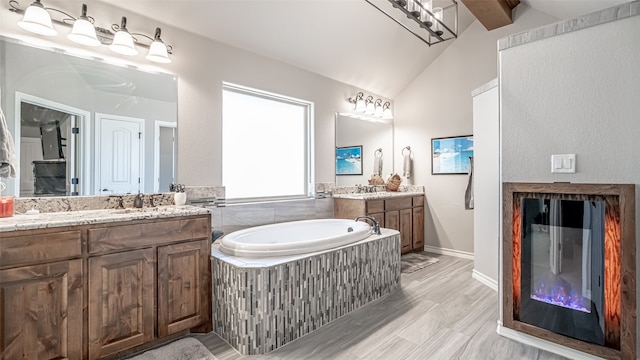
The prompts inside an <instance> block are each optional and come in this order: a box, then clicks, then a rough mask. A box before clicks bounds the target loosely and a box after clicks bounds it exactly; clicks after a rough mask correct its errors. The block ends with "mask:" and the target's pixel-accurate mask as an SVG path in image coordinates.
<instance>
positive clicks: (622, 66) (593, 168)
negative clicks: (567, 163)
mask: <svg viewBox="0 0 640 360" xmlns="http://www.w3.org/2000/svg"><path fill="white" fill-rule="evenodd" d="M638 29H640V16H634V17H631V18H627V19H623V20H618V21H614V22H610V23H606V24H602V25H598V26H595V27H590V28H586V29H583V30H579V31H575V32H570V33H567V34H564V35H560V36H555V37H551V38H548V39H544V40H540V41H536V42H532V43H528V44H525V45H522V46H516V47H514V48H510V49H506V50H503V51H501V52H500V64H501V65H500V79H501V85H500V89H501V106H502V109H501V112H502V113H501V122H502V177H503V181H510V182H554V181H563V182H564V181H569V182H574V183H632V184H636V216H637V214H640V191H638V186H637V185H638V184H640V167H639V166H638V164H639V162H638V154H639V153H640V143H639V142H638V124H639V120H640V115H639V112H638V95H639V94H640V71H639V70H638V69H639V68H638V65H639V62H638V55H639V54H640V32H639V31H638ZM566 153H572V154H576V173H575V174H552V173H551V160H550V158H551V155H552V154H566ZM638 235H640V222H637V221H636V236H638ZM638 250H640V248H638ZM637 257H638V256H637V255H636V258H637ZM637 270H638V269H637ZM638 299H640V298H638ZM638 325H640V323H639V324H638ZM638 334H640V331H638Z"/></svg>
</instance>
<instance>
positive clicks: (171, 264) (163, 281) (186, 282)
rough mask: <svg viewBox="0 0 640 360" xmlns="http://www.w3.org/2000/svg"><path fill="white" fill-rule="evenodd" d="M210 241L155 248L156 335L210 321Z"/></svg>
mask: <svg viewBox="0 0 640 360" xmlns="http://www.w3.org/2000/svg"><path fill="white" fill-rule="evenodd" d="M208 244H209V239H206V240H200V241H191V242H187V243H180V244H174V245H167V246H162V247H159V248H158V336H160V337H162V336H166V335H170V334H173V333H176V332H179V331H182V330H185V329H189V328H192V327H194V326H197V325H200V324H202V323H203V322H205V321H209V322H210V321H211V320H210V315H209V314H210V311H209V308H210V306H211V301H210V299H211V291H212V289H211V286H210V281H208V277H209V276H211V275H210V274H211V272H210V271H209V268H210V263H209V246H208Z"/></svg>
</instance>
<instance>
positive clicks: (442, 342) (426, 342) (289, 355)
mask: <svg viewBox="0 0 640 360" xmlns="http://www.w3.org/2000/svg"><path fill="white" fill-rule="evenodd" d="M433 256H435V257H438V258H439V259H440V261H439V262H437V263H435V264H433V265H429V266H428V267H426V268H425V269H422V270H419V271H417V272H414V273H412V274H402V289H401V290H399V291H396V292H395V293H393V294H390V295H388V296H386V297H384V298H382V299H379V300H377V301H375V302H372V303H370V304H367V305H365V306H363V307H362V308H360V309H358V310H356V311H353V312H351V313H350V314H347V315H345V316H343V317H341V318H340V319H337V320H335V321H334V322H332V323H330V324H328V325H326V326H324V327H322V328H321V329H319V330H316V331H315V332H313V333H311V334H309V335H307V336H304V337H302V338H300V339H297V340H295V341H293V342H291V343H289V344H287V345H285V346H283V347H282V348H279V349H277V350H275V351H273V352H271V353H269V354H267V355H263V356H255V355H254V356H245V355H240V354H239V353H238V352H237V351H235V350H234V349H233V348H232V347H231V346H229V345H228V344H227V343H225V342H224V341H223V340H222V339H220V338H219V337H218V336H217V335H215V334H213V333H209V334H205V335H197V334H194V335H192V336H194V337H196V338H198V339H199V340H200V341H202V343H203V344H204V345H205V346H207V348H209V350H210V351H211V352H212V353H213V354H214V355H215V356H216V357H217V358H218V359H220V360H248V359H251V360H262V359H291V360H293V359H318V360H320V359H322V360H324V359H341V360H342V359H343V360H360V359H372V360H373V359H382V360H402V359H465V360H467V359H472V360H484V359H487V360H489V359H490V360H494V359H504V360H516V359H538V360H562V359H565V358H564V357H561V356H557V355H554V354H551V353H548V352H546V351H542V350H538V349H536V348H533V347H530V346H527V345H523V344H520V343H518V342H516V341H513V340H510V339H507V338H504V337H501V336H499V335H498V334H496V326H497V323H496V321H497V319H498V294H497V293H496V292H495V291H493V290H491V289H489V288H488V287H486V286H485V285H483V284H481V283H480V282H478V281H476V280H474V279H472V278H471V271H472V269H473V262H472V261H471V260H465V259H460V258H455V257H450V256H444V255H435V254H434V255H433Z"/></svg>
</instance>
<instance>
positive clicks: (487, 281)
mask: <svg viewBox="0 0 640 360" xmlns="http://www.w3.org/2000/svg"><path fill="white" fill-rule="evenodd" d="M471 277H472V278H474V279H476V280H478V281H479V282H481V283H483V284H484V285H486V286H488V287H489V288H491V289H492V290H493V291H495V292H498V282H497V281H496V280H493V279H492V278H490V277H488V276H487V275H485V274H483V273H481V272H479V271H477V270H476V269H473V271H472V272H471Z"/></svg>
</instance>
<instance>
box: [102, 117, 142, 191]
mask: <svg viewBox="0 0 640 360" xmlns="http://www.w3.org/2000/svg"><path fill="white" fill-rule="evenodd" d="M97 118H98V121H99V123H100V127H99V129H100V138H99V139H100V140H99V142H100V153H99V155H98V157H99V164H100V165H99V175H98V179H99V181H100V182H99V194H102V195H110V194H135V193H137V192H138V191H140V192H141V191H143V189H142V184H143V182H142V181H143V179H142V172H141V161H140V160H141V159H140V155H141V149H142V124H143V122H142V120H140V119H135V118H125V117H120V116H117V117H116V116H109V115H97Z"/></svg>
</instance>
